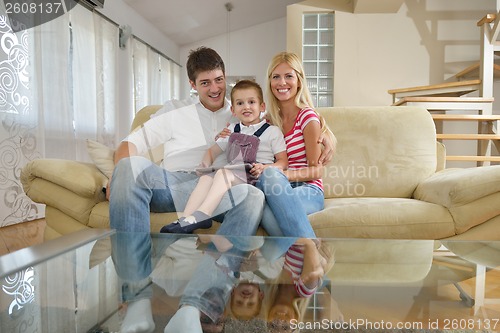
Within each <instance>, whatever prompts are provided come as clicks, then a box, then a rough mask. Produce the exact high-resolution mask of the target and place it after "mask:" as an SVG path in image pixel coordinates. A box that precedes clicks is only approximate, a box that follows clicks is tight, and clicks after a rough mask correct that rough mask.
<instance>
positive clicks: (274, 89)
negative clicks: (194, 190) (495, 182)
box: [256, 52, 336, 259]
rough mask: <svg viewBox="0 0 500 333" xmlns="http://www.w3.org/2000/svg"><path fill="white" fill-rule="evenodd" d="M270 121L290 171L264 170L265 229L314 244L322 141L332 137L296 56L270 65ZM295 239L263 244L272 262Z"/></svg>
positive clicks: (279, 58) (278, 57) (320, 202)
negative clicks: (313, 219)
mask: <svg viewBox="0 0 500 333" xmlns="http://www.w3.org/2000/svg"><path fill="white" fill-rule="evenodd" d="M267 80H268V84H267V94H268V96H267V97H268V98H267V99H268V104H267V119H268V121H269V122H270V123H271V124H272V125H275V126H277V127H279V128H280V129H281V131H282V132H283V135H284V136H285V143H286V146H287V155H288V161H289V164H288V169H287V170H284V171H282V170H279V169H277V168H267V169H265V170H263V172H262V174H261V175H260V178H259V180H258V182H257V184H256V186H257V187H258V188H259V189H261V190H262V191H263V192H264V194H265V196H266V207H265V209H264V215H263V218H262V226H263V227H264V229H266V231H267V232H268V233H269V234H270V235H271V236H286V237H306V238H315V237H316V235H315V233H314V231H313V229H312V227H311V225H310V223H309V220H308V218H307V215H308V214H311V213H314V212H317V211H319V210H322V209H323V208H324V193H323V182H322V180H321V176H322V174H323V165H322V164H321V163H320V162H319V160H320V155H321V145H320V143H319V142H320V141H322V139H321V138H320V137H321V136H322V133H325V134H327V136H329V137H330V140H331V142H332V143H333V145H334V146H335V142H336V140H335V137H334V136H333V133H331V131H330V130H329V129H328V128H326V126H325V124H324V120H323V119H322V117H321V116H320V115H319V114H318V113H317V112H316V111H315V110H314V105H313V102H312V98H311V94H310V92H309V89H308V88H307V82H306V79H305V76H304V68H303V66H302V62H301V61H300V59H299V57H298V56H297V55H296V54H294V53H289V52H282V53H279V54H277V55H276V56H274V57H273V59H272V60H271V62H270V64H269V67H268V71H267ZM291 244H293V239H282V240H274V241H272V242H268V244H265V246H264V247H265V248H266V249H265V250H264V251H263V254H264V255H266V257H268V259H273V258H277V257H279V256H280V255H282V254H283V253H284V252H286V250H287V249H288V248H289V247H290V245H291Z"/></svg>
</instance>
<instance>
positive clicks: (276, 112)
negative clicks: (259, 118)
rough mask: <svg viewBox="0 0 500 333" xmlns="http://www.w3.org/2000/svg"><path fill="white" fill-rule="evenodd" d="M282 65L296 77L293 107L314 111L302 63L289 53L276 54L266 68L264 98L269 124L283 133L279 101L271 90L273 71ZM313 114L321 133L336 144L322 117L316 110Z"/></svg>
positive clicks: (293, 54)
mask: <svg viewBox="0 0 500 333" xmlns="http://www.w3.org/2000/svg"><path fill="white" fill-rule="evenodd" d="M282 63H287V64H288V65H289V66H290V67H291V68H292V69H293V70H294V71H295V74H296V75H297V80H298V86H297V95H296V96H295V105H296V106H297V107H298V108H300V109H303V108H306V107H309V108H311V109H313V110H314V103H313V100H312V97H311V92H310V91H309V88H308V87H307V80H306V77H305V71H304V66H302V61H301V60H300V58H299V57H298V56H297V55H296V54H295V53H291V52H280V53H278V54H276V55H275V56H274V57H273V58H272V59H271V62H270V63H269V66H268V67H267V81H268V82H267V89H266V96H267V100H268V104H267V118H268V120H269V121H270V122H271V124H273V125H275V126H278V127H279V128H280V129H281V130H282V131H283V121H282V118H281V116H282V115H281V110H280V106H279V101H278V99H277V98H276V96H274V94H273V91H272V88H271V81H272V75H273V71H274V69H275V68H276V67H277V66H278V65H279V64H282ZM314 112H316V114H317V115H318V117H319V119H320V125H321V132H322V133H326V134H327V135H328V136H330V138H331V140H332V142H333V143H334V144H336V142H337V140H336V138H335V136H334V135H333V133H332V131H331V130H330V129H329V128H328V126H327V125H326V122H325V119H324V118H323V116H321V115H320V114H319V113H318V112H317V111H316V110H314Z"/></svg>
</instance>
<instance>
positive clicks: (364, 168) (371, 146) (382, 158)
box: [318, 106, 437, 198]
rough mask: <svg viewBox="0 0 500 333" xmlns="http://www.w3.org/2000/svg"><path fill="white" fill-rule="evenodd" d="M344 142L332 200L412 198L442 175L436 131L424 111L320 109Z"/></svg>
mask: <svg viewBox="0 0 500 333" xmlns="http://www.w3.org/2000/svg"><path fill="white" fill-rule="evenodd" d="M318 111H319V112H320V113H321V114H322V115H323V117H324V118H325V120H326V121H327V123H328V124H329V126H330V128H331V130H332V131H333V133H334V134H335V136H336V137H337V140H338V148H337V152H336V154H335V156H334V158H333V160H332V161H331V162H330V164H329V165H328V166H327V167H326V168H325V175H324V178H323V181H324V185H325V197H326V198H339V197H387V198H410V197H411V196H412V194H413V191H414V190H415V188H416V186H417V185H418V184H419V182H421V181H422V180H424V179H426V178H427V177H429V176H430V175H432V174H433V173H434V172H435V171H436V164H437V158H436V130H435V126H434V122H433V121H432V117H431V116H430V115H429V112H428V111H427V110H425V109H424V108H420V107H409V106H408V107H400V106H395V107H334V108H324V109H321V108H319V109H318Z"/></svg>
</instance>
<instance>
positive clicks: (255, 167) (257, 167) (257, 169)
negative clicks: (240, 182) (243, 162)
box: [249, 163, 266, 179]
mask: <svg viewBox="0 0 500 333" xmlns="http://www.w3.org/2000/svg"><path fill="white" fill-rule="evenodd" d="M265 168H266V165H265V164H262V163H253V164H252V168H251V169H250V171H249V172H250V174H251V175H252V176H253V177H254V178H255V179H259V177H260V174H261V173H262V171H264V169H265Z"/></svg>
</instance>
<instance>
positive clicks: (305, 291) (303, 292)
mask: <svg viewBox="0 0 500 333" xmlns="http://www.w3.org/2000/svg"><path fill="white" fill-rule="evenodd" d="M284 268H285V269H286V270H287V271H288V272H290V274H291V276H292V280H293V284H294V285H295V290H296V291H297V294H298V295H299V296H300V297H304V298H306V297H311V296H312V295H313V294H314V293H315V291H316V289H318V286H319V284H320V283H319V281H318V284H317V285H316V287H313V288H311V289H309V288H308V287H307V286H306V285H305V284H304V282H302V279H301V278H300V274H301V273H302V269H303V268H304V246H302V245H292V246H290V248H289V249H288V251H287V252H286V255H285V264H284Z"/></svg>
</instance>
